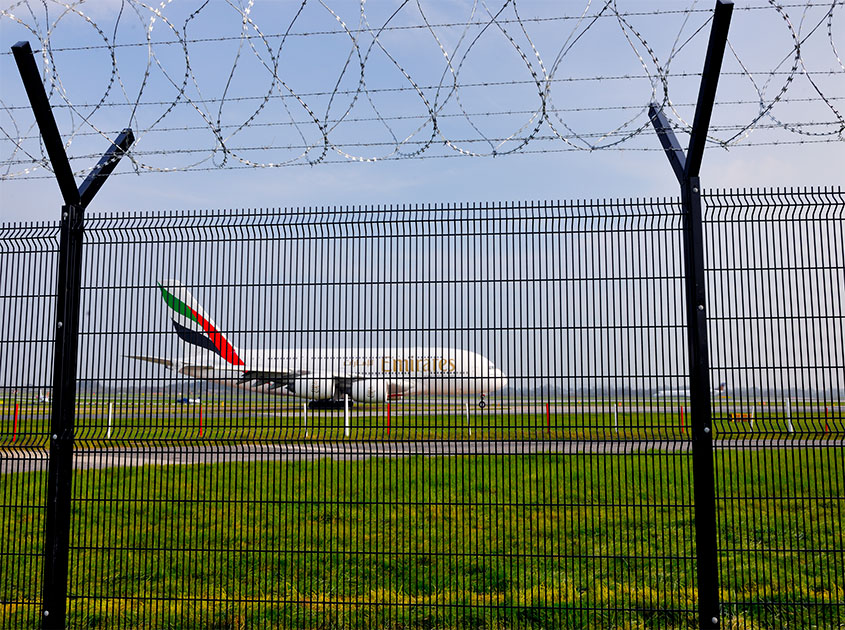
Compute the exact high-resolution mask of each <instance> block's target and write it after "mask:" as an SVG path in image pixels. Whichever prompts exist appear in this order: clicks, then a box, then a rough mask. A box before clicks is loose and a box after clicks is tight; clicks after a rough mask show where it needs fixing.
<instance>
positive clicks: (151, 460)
mask: <svg viewBox="0 0 845 630" xmlns="http://www.w3.org/2000/svg"><path fill="white" fill-rule="evenodd" d="M714 445H715V448H716V449H717V450H719V449H738V450H763V449H782V448H789V449H794V448H822V447H824V448H842V447H843V446H845V439H841V438H839V439H828V440H820V439H816V438H759V439H749V438H741V439H736V438H731V439H721V440H720V439H716V440H714ZM691 448H692V444H691V442H690V441H689V440H670V439H666V440H530V441H529V440H472V441H470V440H467V441H412V442H409V441H405V442H398V441H397V442H392V441H368V442H352V441H333V442H287V443H281V444H266V443H252V444H219V443H218V444H198V445H188V446H185V445H178V446H176V445H166V444H158V445H149V446H144V447H139V446H134V445H133V446H125V447H121V446H115V447H109V448H97V449H89V448H80V449H78V450H77V451H76V452H75V453H74V456H73V467H74V469H76V470H90V469H104V468H119V467H135V466H174V465H196V464H215V463H226V462H269V461H280V462H292V461H309V460H317V459H322V458H330V459H333V460H337V461H359V460H366V459H369V458H372V457H411V456H425V457H455V456H471V455H475V456H477V455H485V456H510V455H527V454H538V453H559V454H595V455H610V454H617V455H627V454H636V453H661V454H671V453H678V454H682V453H687V452H690V451H691ZM47 464H48V454H47V451H46V450H44V449H35V448H4V449H2V450H0V474H9V473H23V472H34V471H43V470H46V469H47Z"/></svg>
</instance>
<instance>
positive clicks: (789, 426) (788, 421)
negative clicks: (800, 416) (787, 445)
mask: <svg viewBox="0 0 845 630" xmlns="http://www.w3.org/2000/svg"><path fill="white" fill-rule="evenodd" d="M786 429H787V431H789V432H790V433H795V427H794V426H792V399H791V398H787V399H786Z"/></svg>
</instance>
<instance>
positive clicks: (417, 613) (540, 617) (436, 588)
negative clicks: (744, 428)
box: [0, 447, 845, 629]
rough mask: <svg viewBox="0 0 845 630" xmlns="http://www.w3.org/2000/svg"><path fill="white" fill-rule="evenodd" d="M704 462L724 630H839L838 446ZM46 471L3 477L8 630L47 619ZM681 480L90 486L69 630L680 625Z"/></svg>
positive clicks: (386, 467)
mask: <svg viewBox="0 0 845 630" xmlns="http://www.w3.org/2000/svg"><path fill="white" fill-rule="evenodd" d="M716 458H717V461H716V464H717V466H716V468H717V487H718V488H717V494H718V496H719V497H720V499H719V501H718V506H717V509H718V522H719V540H720V547H721V548H722V549H723V550H724V551H722V552H721V554H720V567H721V573H722V575H721V584H720V588H721V596H722V600H723V602H724V604H725V608H724V609H725V612H726V614H727V617H726V619H725V620H724V623H723V626H722V627H726V628H750V629H761V628H787V627H788V628H811V627H820V628H837V627H845V626H843V624H844V623H845V620H843V605H845V594H843V588H845V579H843V576H845V548H844V547H843V539H842V526H841V522H842V521H841V519H842V516H843V513H845V505H843V502H844V501H845V499H843V496H845V474H843V471H845V453H843V449H842V448H841V447H838V448H812V449H780V450H778V449H773V450H759V451H758V450H749V451H723V452H718V453H717V455H716ZM45 477H46V473H43V472H38V473H21V474H16V475H4V476H3V477H0V480H2V483H3V488H2V497H3V506H4V507H3V508H2V509H0V529H2V531H3V532H5V534H4V537H5V539H6V541H7V551H9V550H10V551H11V553H6V554H2V555H0V586H1V587H2V599H3V600H5V601H4V603H2V604H0V626H7V627H32V626H33V624H34V621H33V619H34V618H35V617H37V608H35V605H36V604H37V601H38V598H39V589H40V585H39V572H40V568H41V567H40V558H38V557H37V554H38V552H39V551H40V549H41V545H42V544H43V543H42V533H41V532H42V527H43V523H42V519H43V510H41V509H29V508H26V507H9V506H26V505H39V504H40V497H41V496H42V493H43V486H44V483H45ZM690 479H691V470H690V458H689V457H688V456H687V455H683V454H667V453H663V454H657V453H654V454H634V455H595V454H576V455H558V454H553V455H520V456H505V457H503V456H495V455H485V456H462V457H430V458H425V457H408V458H392V459H383V458H382V459H369V460H361V461H345V462H344V461H333V460H326V459H322V460H316V461H304V460H303V461H290V462H270V461H265V462H252V463H245V462H241V463H229V464H216V465H193V466H164V467H143V468H111V469H105V470H81V471H77V472H76V474H75V478H74V490H73V494H74V504H73V532H72V540H73V541H74V542H73V545H74V549H73V550H72V552H71V573H72V580H71V585H70V600H69V622H70V624H71V626H72V627H79V628H112V627H113V628H117V627H129V628H148V627H203V628H212V627H214V628H247V627H248V628H267V627H278V628H430V629H434V628H443V629H447V628H491V629H492V628H502V629H504V628H584V629H586V628H667V629H668V628H692V627H696V626H695V624H696V620H695V614H694V610H695V604H696V589H695V577H694V575H695V573H694V569H695V563H694V555H695V554H694V530H693V510H692V508H691V507H690V506H691V503H692V498H691V495H692V489H691V483H690ZM10 547H11V549H10ZM26 553H33V554H34V555H33V556H26V555H25V554H26ZM28 604H29V605H28ZM34 616H35V617H34Z"/></svg>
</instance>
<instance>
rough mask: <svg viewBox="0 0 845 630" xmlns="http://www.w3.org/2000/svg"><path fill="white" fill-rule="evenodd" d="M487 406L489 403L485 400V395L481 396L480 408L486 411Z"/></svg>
mask: <svg viewBox="0 0 845 630" xmlns="http://www.w3.org/2000/svg"><path fill="white" fill-rule="evenodd" d="M486 406H487V403H486V402H485V400H484V394H481V400H479V401H478V408H479V409H484V408H485V407H486Z"/></svg>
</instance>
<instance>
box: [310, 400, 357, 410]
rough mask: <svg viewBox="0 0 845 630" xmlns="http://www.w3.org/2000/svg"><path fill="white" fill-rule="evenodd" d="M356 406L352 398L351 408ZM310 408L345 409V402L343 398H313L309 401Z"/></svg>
mask: <svg viewBox="0 0 845 630" xmlns="http://www.w3.org/2000/svg"><path fill="white" fill-rule="evenodd" d="M354 406H355V403H353V402H352V401H351V400H350V401H349V408H350V409H351V408H352V407H354ZM308 409H309V410H310V411H343V410H344V409H345V403H344V401H342V400H336V399H334V398H326V399H324V400H312V401H311V402H309V403H308Z"/></svg>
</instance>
